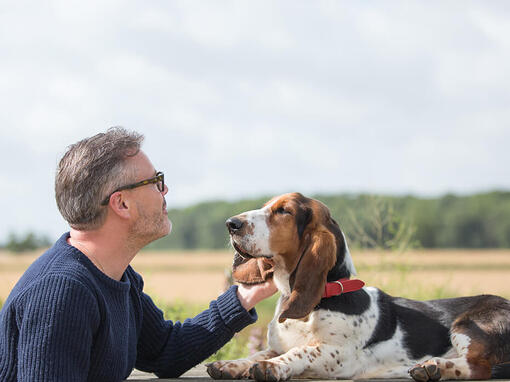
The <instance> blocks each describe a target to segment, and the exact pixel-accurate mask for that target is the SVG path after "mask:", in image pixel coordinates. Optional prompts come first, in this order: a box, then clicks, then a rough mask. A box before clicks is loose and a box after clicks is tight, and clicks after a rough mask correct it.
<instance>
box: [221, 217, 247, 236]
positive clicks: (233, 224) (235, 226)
mask: <svg viewBox="0 0 510 382" xmlns="http://www.w3.org/2000/svg"><path fill="white" fill-rule="evenodd" d="M225 223H226V224H227V228H228V231H229V232H230V233H235V232H237V231H239V230H240V229H241V228H243V224H244V223H243V221H242V220H241V219H239V218H236V217H233V218H230V219H227V221H226V222H225Z"/></svg>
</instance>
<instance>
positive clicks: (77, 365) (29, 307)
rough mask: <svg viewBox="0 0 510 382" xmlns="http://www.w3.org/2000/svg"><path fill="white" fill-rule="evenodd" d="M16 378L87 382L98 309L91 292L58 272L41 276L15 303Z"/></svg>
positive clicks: (40, 381)
mask: <svg viewBox="0 0 510 382" xmlns="http://www.w3.org/2000/svg"><path fill="white" fill-rule="evenodd" d="M16 316H17V317H16V320H17V321H18V328H19V342H18V354H17V357H18V380H19V381H38V382H44V381H86V380H87V374H88V370H89V365H90V349H91V344H92V338H93V332H94V325H98V323H99V312H98V308H97V304H96V303H95V301H94V299H93V297H92V295H91V294H90V292H89V291H88V290H87V289H86V288H85V287H84V286H83V285H82V284H81V283H79V282H78V281H75V280H71V279H68V278H65V277H60V276H50V277H45V278H43V279H42V280H39V281H38V282H37V283H35V284H34V285H32V286H31V287H30V288H29V289H27V290H26V291H25V292H24V293H23V294H22V295H21V296H20V297H19V300H18V302H17V314H16Z"/></svg>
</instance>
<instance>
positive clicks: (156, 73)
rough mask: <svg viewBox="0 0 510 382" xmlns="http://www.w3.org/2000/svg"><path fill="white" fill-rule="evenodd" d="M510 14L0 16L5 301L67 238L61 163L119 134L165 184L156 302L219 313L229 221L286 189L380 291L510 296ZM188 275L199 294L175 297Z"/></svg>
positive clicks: (347, 4)
mask: <svg viewBox="0 0 510 382" xmlns="http://www.w3.org/2000/svg"><path fill="white" fill-rule="evenodd" d="M509 18H510V3H508V2H506V1H490V2H488V1H363V2H358V1H342V2H340V1H320V0H317V1H314V2H309V1H295V0H293V1H277V2H276V1H263V0H258V1H234V0H231V1H226V0H225V1H215V0H209V1H193V0H185V1H184V0H183V1H151V2H142V1H103V0H101V1H97V0H93V1H86V2H84V1H76V0H65V1H63V0H54V1H45V2H37V1H23V0H21V1H20V0H16V1H12V0H4V1H2V2H1V3H0V108H1V110H2V112H1V113H0V127H1V129H0V210H1V211H2V218H1V219H0V245H1V246H2V247H3V248H4V249H3V251H2V252H1V255H0V277H1V279H2V281H3V282H2V284H3V286H2V287H3V288H4V289H3V290H1V291H0V299H5V298H6V296H7V294H8V292H9V290H10V288H12V286H13V285H14V283H15V282H16V280H17V279H18V278H19V276H20V275H21V273H22V272H23V271H24V269H25V268H26V267H27V266H28V265H29V264H30V263H31V261H33V259H34V258H35V257H37V256H38V255H39V254H40V253H42V251H43V250H44V248H46V247H47V246H49V245H51V243H53V242H54V241H55V240H56V239H57V238H58V237H59V236H60V235H61V234H62V233H63V232H65V231H66V230H67V225H66V223H65V222H64V221H63V219H62V218H61V217H60V215H59V213H58V210H57V207H56V203H55V199H54V190H53V182H54V174H55V168H56V164H57V162H58V160H59V159H60V157H61V156H62V154H63V153H64V152H65V150H66V147H67V146H68V145H70V144H72V143H74V142H76V141H78V140H80V139H82V138H84V137H89V136H91V135H94V134H97V133H99V132H103V131H105V130H106V129H107V128H108V127H111V126H118V125H121V126H124V127H126V128H128V129H131V130H136V131H138V132H141V133H143V134H144V135H145V137H146V139H145V143H144V150H145V151H146V153H147V154H148V155H149V157H150V158H151V160H152V162H153V163H154V165H155V166H156V168H157V169H158V170H161V171H164V172H165V175H166V181H167V183H168V185H169V187H170V192H169V193H168V195H167V197H166V199H167V203H168V206H169V216H170V219H171V220H172V221H173V223H174V231H173V232H172V234H171V235H170V236H168V237H166V238H164V239H162V240H160V241H158V242H155V243H153V244H152V245H151V246H150V247H149V249H148V250H147V251H146V253H144V254H143V256H139V257H138V258H137V259H135V265H137V266H138V267H139V268H137V269H139V270H140V271H141V273H142V274H143V275H144V278H145V279H146V286H147V289H148V290H149V292H152V293H153V294H154V295H155V296H157V297H158V298H160V301H161V303H162V304H166V303H168V304H173V305H172V306H174V307H175V306H176V305H175V304H176V301H180V300H183V301H184V300H185V301H192V302H194V303H196V304H199V305H200V304H203V303H205V301H206V300H208V299H209V298H214V296H215V295H217V293H218V292H219V291H220V290H221V288H222V287H223V283H224V279H225V277H224V275H223V270H224V269H225V268H227V269H228V268H229V264H230V262H231V253H230V251H229V250H228V240H227V235H226V230H225V227H224V221H225V219H226V218H227V217H229V216H231V215H234V214H237V213H239V212H241V211H244V210H247V209H252V208H257V207H259V206H260V205H261V204H262V203H263V202H264V201H265V200H267V199H268V198H270V197H271V196H273V195H276V194H280V193H284V192H292V191H299V192H301V193H303V194H305V195H307V196H313V197H316V198H318V199H320V200H322V201H323V202H325V203H326V204H327V205H328V206H329V207H330V208H331V210H332V213H333V216H334V217H335V219H336V220H337V221H339V223H340V226H341V227H342V228H343V230H344V231H345V233H346V235H347V237H348V240H349V242H350V243H351V246H352V248H353V256H354V260H355V263H356V264H359V265H358V271H359V273H360V276H363V277H364V278H365V279H366V280H368V281H371V282H373V283H375V284H377V286H382V287H385V288H389V291H390V292H392V293H393V292H394V293H399V294H402V293H404V294H406V295H408V296H410V297H414V298H419V297H421V298H435V297H445V296H453V295H458V294H463V293H482V292H491V293H500V294H504V295H507V296H510V290H507V289H504V288H503V286H502V285H503V284H507V283H506V282H505V280H506V279H507V274H508V271H509V270H510V251H508V250H507V248H509V247H510V191H509V190H510V176H509V172H508V163H510V150H509V148H508V146H509V143H510V108H509V107H508V105H509V104H510V91H509V89H510V71H509V70H508V68H509V67H510V23H508V20H509ZM505 163H506V164H505ZM27 251H28V252H27ZM190 251H191V252H190ZM20 254H24V255H20ZM137 261H138V262H139V263H136V262H137ZM480 271H483V272H487V274H486V276H487V278H488V279H490V280H491V281H492V282H493V283H492V284H491V283H489V284H484V285H479V284H476V282H477V281H473V278H477V277H476V275H477V273H476V272H480ZM420 272H421V273H420ZM192 275H201V276H202V277H203V278H202V280H206V282H209V284H210V285H214V287H211V288H208V289H209V290H208V291H207V293H202V294H200V295H198V296H191V295H189V294H186V293H187V292H185V291H186V290H188V291H189V288H186V285H187V284H186V282H188V281H190V280H191V279H192V278H191V276H192ZM420 280H421V281H420ZM169 285H171V287H170V286H169ZM176 285H180V286H182V292H181V294H179V292H175V291H176V290H178V289H179V288H176V287H175V286H176ZM410 285H412V287H410ZM487 289H488V290H487ZM197 309H198V308H197ZM271 309H272V307H269V308H268V311H270V310H271ZM184 312H186V313H187V311H186V310H184ZM169 314H173V315H174V316H175V314H176V313H175V311H174V312H173V313H169ZM252 342H253V341H252Z"/></svg>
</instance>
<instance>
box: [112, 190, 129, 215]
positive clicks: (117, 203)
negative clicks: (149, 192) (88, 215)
mask: <svg viewBox="0 0 510 382" xmlns="http://www.w3.org/2000/svg"><path fill="white" fill-rule="evenodd" d="M131 203H132V202H131V201H130V200H129V199H127V198H125V195H123V193H122V192H115V193H114V194H112V196H111V197H110V201H109V203H108V206H109V207H110V209H111V210H112V211H113V213H115V214H116V215H118V216H119V217H120V218H122V219H129V218H130V217H131V215H132V209H131Z"/></svg>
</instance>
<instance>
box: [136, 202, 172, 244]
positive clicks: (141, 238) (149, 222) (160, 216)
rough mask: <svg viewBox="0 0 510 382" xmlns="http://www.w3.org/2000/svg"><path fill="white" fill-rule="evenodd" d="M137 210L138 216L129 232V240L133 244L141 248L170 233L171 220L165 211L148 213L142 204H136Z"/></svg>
mask: <svg viewBox="0 0 510 382" xmlns="http://www.w3.org/2000/svg"><path fill="white" fill-rule="evenodd" d="M138 211H140V217H139V219H138V220H137V221H136V223H135V224H134V225H133V226H132V228H131V230H130V233H129V237H130V240H131V241H132V242H133V244H134V245H136V246H138V247H139V248H142V247H145V246H146V245H147V244H149V243H152V242H153V241H155V240H157V239H160V238H162V237H164V236H166V235H168V234H170V232H171V230H172V222H171V221H170V219H169V218H168V214H167V213H166V212H164V211H163V210H160V211H158V212H152V213H149V212H147V211H146V210H145V209H144V208H143V207H142V206H138Z"/></svg>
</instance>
